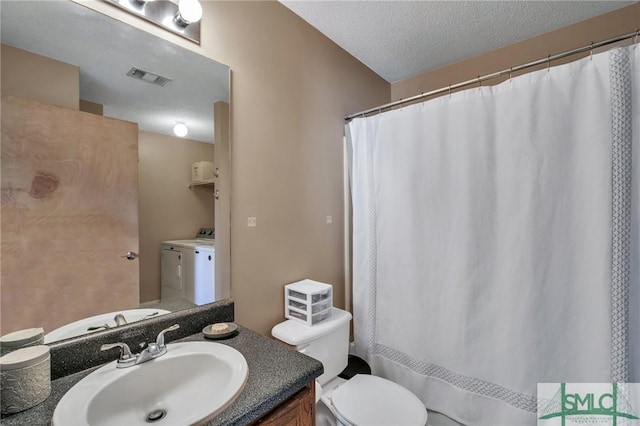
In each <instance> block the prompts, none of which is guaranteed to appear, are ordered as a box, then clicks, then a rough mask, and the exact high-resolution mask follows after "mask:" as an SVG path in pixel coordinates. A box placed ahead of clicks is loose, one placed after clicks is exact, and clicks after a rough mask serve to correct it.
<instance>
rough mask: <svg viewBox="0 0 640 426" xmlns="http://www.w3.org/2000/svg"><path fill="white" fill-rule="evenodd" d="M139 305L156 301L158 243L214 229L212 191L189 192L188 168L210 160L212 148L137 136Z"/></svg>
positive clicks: (168, 138) (143, 134)
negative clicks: (199, 230)
mask: <svg viewBox="0 0 640 426" xmlns="http://www.w3.org/2000/svg"><path fill="white" fill-rule="evenodd" d="M138 158H139V161H138V194H139V197H138V199H139V206H138V209H139V217H140V225H139V226H140V227H139V235H140V302H141V303H144V302H148V301H152V300H159V299H160V243H161V242H162V241H167V240H184V239H190V238H194V237H195V235H196V232H198V229H200V228H203V227H207V228H213V226H214V213H213V193H212V190H211V187H201V188H193V189H190V188H189V187H188V186H189V183H190V182H191V165H192V164H193V163H195V162H196V161H213V145H212V144H208V143H203V142H197V141H192V140H189V139H182V138H176V137H171V136H165V135H159V134H156V133H150V132H142V131H141V132H140V134H139V137H138Z"/></svg>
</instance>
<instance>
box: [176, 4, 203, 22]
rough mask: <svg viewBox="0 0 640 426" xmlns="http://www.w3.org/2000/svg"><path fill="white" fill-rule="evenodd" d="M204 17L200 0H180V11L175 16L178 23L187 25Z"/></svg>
mask: <svg viewBox="0 0 640 426" xmlns="http://www.w3.org/2000/svg"><path fill="white" fill-rule="evenodd" d="M201 18H202V5H201V4H200V2H199V1H198V0H180V3H178V13H176V16H175V18H174V20H175V22H176V24H178V25H179V26H181V27H186V26H187V25H189V24H193V23H195V22H198V21H200V19H201Z"/></svg>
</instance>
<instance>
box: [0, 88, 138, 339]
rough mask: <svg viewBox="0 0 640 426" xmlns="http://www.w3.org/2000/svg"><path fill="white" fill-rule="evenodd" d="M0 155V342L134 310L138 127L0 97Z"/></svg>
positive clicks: (55, 107) (96, 116) (37, 103)
mask: <svg viewBox="0 0 640 426" xmlns="http://www.w3.org/2000/svg"><path fill="white" fill-rule="evenodd" d="M1 151H2V153H1V157H2V158H1V160H2V171H1V174H2V176H1V178H2V224H1V230H2V242H1V244H0V251H1V253H0V255H1V258H2V272H1V281H0V286H1V291H2V301H1V311H2V313H1V325H2V329H1V332H2V333H5V332H8V331H12V330H16V329H21V328H27V327H40V326H43V327H44V328H45V332H46V331H50V330H52V329H54V328H56V327H59V326H61V325H63V324H67V323H69V322H72V321H75V320H78V319H80V318H83V317H86V316H90V315H94V314H96V313H97V312H111V311H116V310H122V309H126V308H132V307H137V306H138V302H139V293H138V291H139V290H138V259H137V258H133V259H132V260H129V259H127V258H126V257H123V256H124V255H125V254H126V253H127V252H130V251H131V252H136V253H137V252H138V178H137V161H138V126H137V124H135V123H129V122H125V121H120V120H115V119H111V118H106V117H102V116H98V115H94V114H89V113H84V112H80V111H76V110H71V109H67V108H62V107H58V106H53V105H48V104H43V103H39V102H34V101H28V100H24V99H20V98H14V97H3V98H2V146H1Z"/></svg>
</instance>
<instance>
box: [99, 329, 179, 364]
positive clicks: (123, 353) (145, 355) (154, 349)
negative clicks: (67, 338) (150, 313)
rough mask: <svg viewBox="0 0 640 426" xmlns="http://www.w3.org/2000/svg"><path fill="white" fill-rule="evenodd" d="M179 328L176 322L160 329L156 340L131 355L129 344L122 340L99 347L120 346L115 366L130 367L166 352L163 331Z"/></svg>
mask: <svg viewBox="0 0 640 426" xmlns="http://www.w3.org/2000/svg"><path fill="white" fill-rule="evenodd" d="M179 328H180V326H179V325H178V324H174V325H172V326H171V327H169V328H166V329H164V330H162V331H161V332H160V333H158V337H157V338H156V342H155V343H149V345H148V346H147V348H146V349H145V350H143V351H142V352H140V353H139V354H137V355H133V354H132V353H131V349H129V345H127V344H126V343H122V342H118V343H111V344H106V345H102V346H101V347H100V350H101V351H108V350H109V349H113V348H120V357H119V358H118V362H117V363H116V367H117V368H127V367H132V366H134V365H138V364H142V363H143V362H147V361H151V360H152V359H154V358H158V357H159V356H162V355H164V354H166V353H167V345H165V343H164V333H166V332H167V331H173V330H177V329H179Z"/></svg>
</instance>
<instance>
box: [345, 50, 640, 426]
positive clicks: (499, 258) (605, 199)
mask: <svg viewBox="0 0 640 426" xmlns="http://www.w3.org/2000/svg"><path fill="white" fill-rule="evenodd" d="M639 67H640V49H634V48H620V49H615V50H612V51H610V52H606V53H602V54H597V55H593V56H592V57H589V58H585V59H582V60H579V61H575V62H572V63H570V64H567V65H562V66H557V67H552V68H550V69H548V70H547V69H545V70H542V71H537V72H533V73H529V74H526V75H523V76H520V77H517V78H513V79H511V80H508V81H506V82H504V83H502V84H500V85H497V86H493V87H479V88H472V89H469V90H466V91H463V92H459V93H455V94H452V95H450V96H443V97H440V98H437V99H434V100H430V101H427V102H425V103H422V104H417V105H412V106H408V107H404V108H402V109H398V110H394V111H390V112H386V113H382V114H379V115H376V116H373V117H368V118H358V119H354V120H353V121H351V122H350V123H349V124H348V125H347V135H348V138H349V141H350V142H349V143H350V149H351V184H352V203H353V308H354V326H355V339H356V348H357V352H358V353H359V354H361V355H363V356H365V357H366V358H367V359H368V361H369V362H370V364H371V365H372V368H373V370H374V373H376V374H379V375H382V376H384V377H387V378H390V379H392V380H394V381H396V382H398V383H400V384H402V385H404V386H405V387H407V388H408V389H410V390H411V391H413V392H414V393H415V394H416V395H417V396H418V397H420V398H421V399H422V400H423V402H424V403H425V405H426V406H427V408H429V409H432V410H436V411H440V412H442V413H445V414H447V415H448V416H450V417H452V418H454V419H456V420H458V421H460V422H462V423H464V424H466V425H491V426H496V425H508V426H514V425H533V424H535V423H536V408H537V399H536V384H537V383H539V382H611V381H619V382H624V381H628V380H629V364H630V361H629V357H630V354H629V351H630V350H634V349H635V348H636V346H637V338H634V339H633V340H632V342H631V343H632V344H631V345H630V341H629V327H630V322H629V307H628V304H629V291H631V295H632V298H633V300H632V301H631V307H632V312H631V318H632V320H633V321H638V315H637V313H636V312H637V305H638V303H637V298H638V297H640V296H638V294H639V293H638V288H637V287H638V276H637V268H633V267H631V260H632V255H631V251H632V248H631V245H632V240H633V245H634V250H635V249H637V243H638V230H637V222H638V221H637V211H636V207H637V200H638V193H639V191H638V188H637V186H636V187H635V188H634V189H633V191H632V188H631V179H632V170H631V156H632V152H631V145H632V143H634V144H636V146H637V139H638V122H640V119H639V117H638V108H637V102H638V97H637V95H638V91H639V90H640V89H639V87H640V77H639V76H640V71H639V69H640V68H639ZM634 93H635V95H634V96H635V99H633V106H634V108H635V109H634V111H633V120H634V124H633V127H634V129H635V130H636V131H635V132H634V133H633V138H635V140H632V131H631V129H632V122H631V119H632V94H634ZM637 152H638V150H637V149H636V150H635V156H636V158H637V157H638V154H637ZM634 172H635V173H636V175H635V177H634V179H636V180H637V170H636V171H634ZM635 183H636V181H635V180H634V184H635ZM632 197H633V203H632ZM632 204H633V210H634V211H633V214H635V215H636V216H635V220H634V221H633V222H634V225H633V227H632V225H631V222H632V220H631V210H632V209H631V206H632ZM632 228H633V229H632ZM632 235H633V238H632ZM634 259H635V261H636V264H637V250H636V251H635V252H634ZM630 273H631V274H632V278H630V275H629V274H630ZM630 287H631V288H630ZM631 326H632V327H636V328H635V335H638V334H640V327H638V324H633V323H632V324H631ZM632 332H634V329H632ZM630 346H632V348H630ZM631 357H632V358H634V359H635V364H634V367H635V368H637V365H638V362H639V361H638V360H639V358H638V355H637V352H632V353H631ZM632 373H633V374H637V373H638V372H637V371H635V370H634V371H632ZM636 380H637V378H636Z"/></svg>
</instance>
